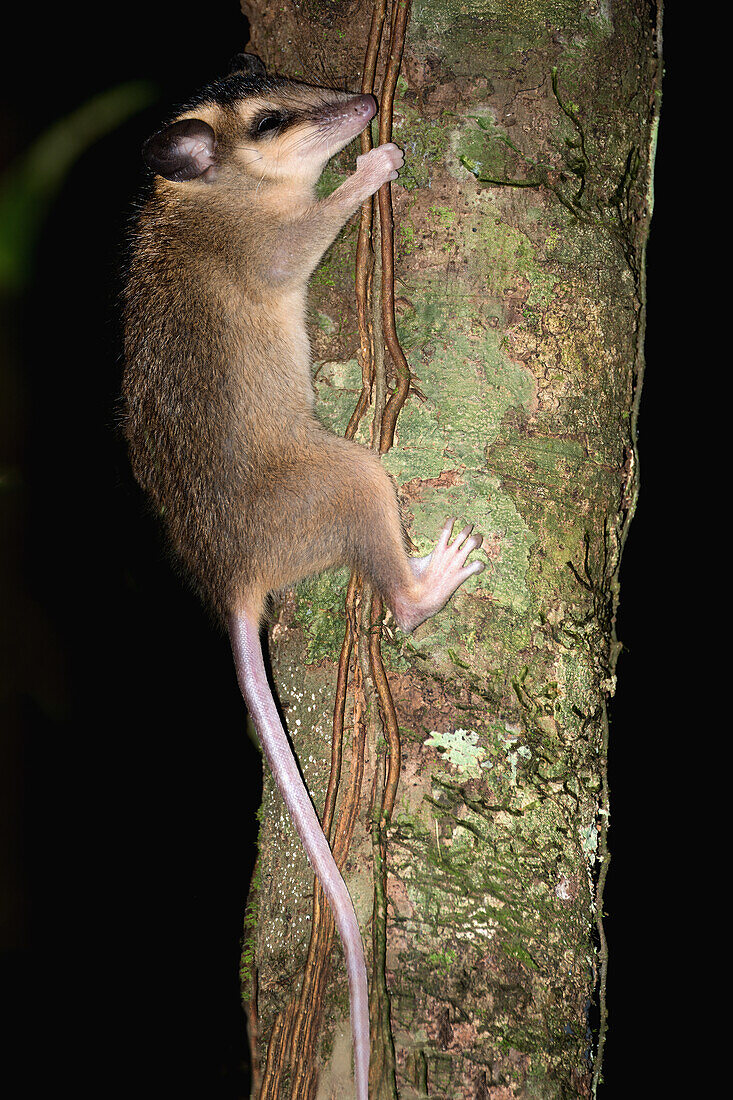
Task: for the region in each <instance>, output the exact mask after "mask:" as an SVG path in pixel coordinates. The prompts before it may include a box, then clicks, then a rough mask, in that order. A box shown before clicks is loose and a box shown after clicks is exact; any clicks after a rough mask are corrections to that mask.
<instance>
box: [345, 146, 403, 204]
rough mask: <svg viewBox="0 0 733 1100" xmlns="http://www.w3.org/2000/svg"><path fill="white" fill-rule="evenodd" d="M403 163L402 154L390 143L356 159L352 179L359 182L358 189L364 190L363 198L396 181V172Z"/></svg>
mask: <svg viewBox="0 0 733 1100" xmlns="http://www.w3.org/2000/svg"><path fill="white" fill-rule="evenodd" d="M404 163H405V155H404V153H403V152H402V150H401V149H398V148H397V146H396V145H395V144H394V143H393V142H391V141H389V142H387V144H386V145H378V146H377V148H376V149H370V150H369V152H368V153H363V154H362V156H360V157H357V158H356V176H355V177H354V179H355V181H358V182H359V185H360V188H364V198H365V199H366V198H368V197H369V195H373V194H374V192H375V191H378V190H379V188H380V187H381V186H382V184H383V183H387V182H388V181H389V180H396V179H397V175H398V170H399V169H400V168H401V167H402V165H403V164H404Z"/></svg>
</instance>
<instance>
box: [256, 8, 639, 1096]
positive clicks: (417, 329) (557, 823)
mask: <svg viewBox="0 0 733 1100" xmlns="http://www.w3.org/2000/svg"><path fill="white" fill-rule="evenodd" d="M244 6H245V11H246V14H247V16H248V18H249V20H250V25H251V41H250V46H249V48H250V49H253V50H255V51H256V52H258V53H259V54H260V56H262V58H263V59H264V60H265V61H266V63H267V64H268V66H269V67H270V68H272V69H273V70H275V71H280V72H282V73H285V74H287V75H290V76H296V77H301V78H303V79H307V80H309V81H311V82H313V83H319V82H329V83H337V84H338V85H339V86H344V87H348V88H352V89H354V90H358V89H359V87H360V84H361V68H362V63H363V59H364V54H365V51H366V45H367V38H368V35H369V26H370V20H371V16H372V3H371V0H353V2H340V0H302V2H300V3H298V2H296V0H282V3H280V4H278V5H276V6H272V5H270V4H269V3H267V2H265V0H247V3H246V4H245V5H244ZM387 18H388V20H389V9H388V12H387ZM658 22H659V5H658V4H657V3H655V2H654V0H620V2H619V3H617V4H613V5H610V4H607V3H604V2H582V0H522V2H517V0H493V2H491V0H490V2H486V0H461V2H460V3H458V2H456V0H414V3H413V8H412V14H411V19H410V22H409V27H408V32H407V43H406V47H405V55H404V60H403V65H402V73H401V76H400V79H399V82H398V86H397V95H396V100H395V111H394V140H395V141H396V142H397V143H398V144H400V145H401V146H402V147H403V148H404V150H405V154H406V166H405V168H404V170H403V172H402V173H401V178H400V181H399V183H398V184H397V185H395V186H393V203H394V219H395V249H396V264H395V274H396V294H397V317H398V331H399V335H400V340H401V343H402V347H403V348H404V351H405V353H406V356H407V359H408V362H409V364H410V368H411V372H412V374H413V380H414V384H413V391H412V393H411V395H410V397H409V399H408V401H407V403H406V405H405V407H404V408H403V409H402V411H401V413H400V415H399V419H398V422H397V431H396V436H395V442H394V445H393V446H392V448H391V449H390V450H389V452H388V453H387V454H386V455H385V456H384V462H385V464H386V466H387V467H388V469H389V470H390V471H391V473H392V474H393V475H394V477H395V479H396V481H397V483H398V485H399V487H400V495H401V501H402V504H403V508H404V515H405V519H406V522H407V526H408V530H409V534H410V536H411V538H412V540H413V542H414V544H415V547H416V551H417V552H419V553H425V552H427V551H428V549H429V548H430V546H431V545H432V543H433V542H434V540H435V539H436V537H437V534H438V532H439V529H440V527H441V524H442V522H443V520H444V519H445V517H446V516H447V515H455V516H457V517H458V518H459V519H465V520H467V521H470V522H473V523H474V524H476V526H477V529H478V530H480V531H481V532H482V533H483V535H484V539H485V541H484V549H485V558H486V560H487V563H488V567H487V569H486V570H485V571H484V573H483V574H482V575H480V576H479V577H477V578H473V579H472V580H471V581H469V582H468V583H467V584H466V585H465V586H464V588H463V589H461V591H460V592H459V593H458V595H457V596H456V597H455V598H454V600H453V601H452V602H451V603H450V605H449V606H448V607H447V608H446V609H445V610H444V611H443V612H442V613H441V614H440V615H438V616H437V617H436V618H435V619H434V620H432V621H429V622H428V623H426V624H424V625H423V626H422V627H420V628H419V629H418V630H417V631H416V633H415V634H414V636H412V637H410V638H406V637H404V636H401V635H400V634H399V633H398V632H397V631H396V630H395V629H394V624H393V623H392V622H390V620H389V617H388V618H387V622H386V624H385V629H384V638H383V643H382V656H383V661H384V665H385V667H386V669H387V675H388V681H389V685H390V687H391V694H392V697H393V698H394V702H395V707H396V716H397V722H398V723H399V733H400V741H401V754H402V755H401V766H400V775H399V786H398V788H397V791H396V797H395V798H394V806H393V809H392V810H391V813H390V812H385V813H381V814H380V807H383V806H384V804H385V795H384V788H385V785H387V787H388V786H389V781H390V780H389V776H390V771H389V768H390V760H391V761H392V765H393V767H394V763H395V760H396V755H395V753H396V750H395V748H394V745H393V744H392V745H391V748H390V738H389V715H388V714H386V713H385V710H386V704H385V697H384V694H383V691H382V690H380V685H379V683H377V682H376V681H377V679H378V665H377V664H375V663H374V660H372V659H371V658H370V652H369V647H370V642H371V644H372V645H374V644H375V643H374V638H375V637H376V635H374V633H373V632H372V633H370V602H369V597H368V593H367V592H366V591H362V592H361V596H358V594H357V599H356V602H355V603H353V604H352V606H353V608H354V609H355V610H354V612H353V614H352V620H353V622H352V625H353V629H354V631H355V633H354V637H353V645H352V646H351V650H350V653H349V652H346V651H345V650H344V649H343V648H342V643H343V638H344V629H345V618H344V612H343V608H344V603H345V596H346V589H347V584H348V580H349V578H348V576H347V575H346V574H334V575H328V576H324V577H321V578H318V579H316V580H314V581H311V582H308V583H306V584H303V585H302V586H300V588H298V590H297V591H295V592H292V593H288V594H286V595H285V596H284V597H283V598H282V599H281V601H280V602H279V605H278V607H277V613H276V618H275V625H274V627H273V631H272V645H271V652H272V658H273V669H274V678H275V682H276V684H277V686H278V690H279V693H280V699H281V702H282V706H283V709H284V713H285V716H286V719H287V723H288V727H289V730H290V732H291V734H292V737H293V741H294V744H295V746H296V748H297V751H298V754H299V757H300V761H301V765H302V769H303V773H304V775H305V778H306V780H307V782H308V785H309V787H310V790H311V792H312V795H313V798H314V801H315V804H316V806H317V808H318V810H319V812H321V810H322V807H323V804H324V798H325V795H326V788H327V785H328V778H329V765H330V761H331V743H332V726H333V710H334V701H335V695H336V684H337V666H338V663H339V660H340V659H341V662H342V666H343V665H344V662H345V663H346V664H347V665H348V664H349V662H350V666H351V677H350V679H349V681H348V687H347V689H346V696H345V700H346V709H345V721H344V745H343V754H344V755H343V760H344V764H343V768H342V776H341V783H340V787H339V794H338V799H337V802H336V818H335V821H336V824H335V826H334V836H332V842H333V843H334V845H335V846H336V845H338V844H339V843H341V845H342V849H343V850H342V856H343V859H344V867H345V877H346V879H347V882H348V885H349V888H350V890H351V892H352V896H353V897H354V900H355V904H356V909H357V913H358V915H359V919H360V923H361V926H362V929H363V932H364V939H365V943H366V945H367V952H368V955H369V959H370V965H371V966H372V968H373V969H372V974H371V976H370V981H371V983H372V1016H373V1044H372V1058H373V1063H374V1065H373V1081H372V1085H373V1096H374V1098H375V1100H377V1098H383V1097H393V1098H394V1097H400V1100H412V1098H417V1097H426V1096H429V1097H431V1098H438V1097H445V1098H447V1100H458V1098H472V1100H478V1098H488V1097H493V1098H497V1100H499V1098H501V1100H504V1098H509V1097H515V1096H517V1097H519V1096H522V1097H530V1096H531V1097H543V1098H544V1097H559V1096H563V1097H568V1096H588V1095H590V1094H591V1093H592V1091H593V1086H594V1081H595V1080H597V1078H598V1073H599V1068H600V1065H599V1057H598V1051H599V1045H600V1047H601V1048H602V1042H603V1032H604V1024H605V1018H604V1005H603V984H604V974H605V941H604V938H603V930H602V923H601V916H600V913H601V905H600V895H601V892H602V884H603V877H604V870H605V865H606V861H607V851H606V836H605V834H606V824H607V819H608V805H607V789H606V781H605V775H606V753H607V717H606V713H607V712H606V707H607V701H608V698H609V696H610V695H611V694H612V693H613V688H614V669H615V661H616V654H617V642H616V638H615V633H614V617H615V611H616V608H617V603H618V595H619V593H618V571H619V561H620V555H621V551H622V548H623V545H624V540H625V536H626V531H627V529H628V524H629V521H630V519H631V516H632V514H633V509H634V502H635V497H636V491H637V481H636V462H635V454H636V451H635V416H636V407H637V402H638V396H639V388H640V383H641V376H642V364H643V358H642V356H643V347H642V345H643V336H644V247H645V242H646V238H647V233H648V227H649V218H650V214H651V174H652V163H653V152H654V141H655V128H656V119H657V107H658V99H659V90H660V80H661V64H660V59H659V56H658ZM386 55H387V43H386V39H385V41H384V42H383V45H382V49H381V53H380V61H379V65H378V69H377V74H378V76H377V91H378V89H379V79H380V74H381V72H382V71H383V66H384V64H385V58H386ZM355 153H356V150H355V149H354V148H352V149H351V150H350V151H346V152H345V153H344V154H343V155H342V157H341V158H340V159H339V160H337V161H336V162H335V163H333V164H332V166H331V167H330V168H329V170H328V173H327V176H328V178H327V180H326V185H327V186H333V185H334V184H335V183H336V182H337V181H338V179H340V178H342V174H343V173H345V172H346V171H348V170H349V169H350V168H351V167H353V159H354V156H355ZM357 221H358V219H355V220H354V222H353V223H352V224H351V225H350V226H348V227H347V229H346V230H345V232H344V233H343V234H342V235H341V238H340V239H339V241H337V243H336V244H335V245H334V247H333V248H332V249H331V251H330V252H329V254H328V255H327V256H326V258H325V260H324V262H323V263H322V264H321V266H320V268H319V269H318V271H317V273H316V275H315V277H314V279H313V283H312V294H311V302H312V319H313V345H314V360H315V363H314V372H315V384H316V388H317V391H318V398H319V408H320V413H321V416H322V418H323V420H324V421H325V422H326V423H328V424H329V425H330V426H331V427H332V428H333V429H334V431H337V432H341V433H343V432H344V430H345V429H346V426H347V424H348V423H349V420H350V417H351V415H352V412H353V410H354V407H355V405H356V403H357V399H358V396H359V392H360V389H361V384H362V366H361V361H360V351H359V349H360V337H359V332H358V328H357V312H356V304H355V297H354V275H353V272H354V250H355V241H356V234H357V229H358V226H357ZM379 283H380V272H379V264H378V263H377V265H376V267H375V272H374V287H375V288H378V286H379ZM374 293H375V295H376V293H377V290H376V289H375V291H374ZM378 329H379V325H378V324H377V336H378V335H379V332H378ZM387 383H388V390H389V389H391V388H392V386H393V385H394V373H393V370H392V366H391V362H390V359H389V357H387ZM357 438H359V439H361V440H362V441H363V442H365V443H367V444H369V442H370V418H369V415H368V414H367V415H366V416H365V417H364V419H363V420H362V421H361V425H360V427H359V431H358V433H357ZM372 617H373V616H372ZM372 656H373V654H372ZM375 669H377V672H376V673H375ZM342 671H343V667H342ZM385 723H386V728H387V734H385V733H384V729H385ZM362 753H363V755H360V754H362ZM393 795H394V792H392V796H393ZM392 796H390V795H389V794H388V795H387V796H386V798H387V802H389V799H390V797H392ZM352 799H355V800H356V801H355V804H354V805H355V813H354V814H352V815H351V818H349V820H344V815H343V814H342V815H341V817H339V807H341V808H343V806H344V805H346V809H347V811H349V810H350V807H351V801H350V800H352ZM346 817H347V818H348V817H349V813H348V812H347V814H346ZM385 882H386V893H384V889H383V887H384V884H385ZM315 902H316V920H317V924H318V928H319V931H318V935H317V937H316V940H317V942H316V943H315V944H314V943H311V930H312V928H313V924H314V914H313V904H314V898H313V879H312V874H311V873H310V871H309V868H308V866H307V864H306V860H305V858H304V856H303V855H302V853H301V850H300V846H299V844H298V842H297V840H296V837H295V834H294V832H293V830H292V828H291V826H290V824H289V821H288V820H287V818H286V815H285V811H284V809H283V807H282V804H281V801H280V799H279V797H278V796H277V795H276V793H275V792H274V788H273V785H272V783H271V782H270V781H269V779H268V781H267V783H266V790H265V798H264V805H263V809H262V829H261V836H260V858H259V868H258V875H257V883H256V884H255V888H254V889H253V893H252V899H251V906H250V910H249V918H248V925H247V933H246V939H245V952H244V965H243V991H244V996H245V999H246V1000H247V1002H248V1004H249V1005H250V1015H251V1018H252V1020H253V1022H256V1028H255V1029H254V1031H256V1036H257V1044H256V1046H257V1050H256V1059H257V1064H258V1072H257V1090H258V1091H257V1092H256V1093H255V1094H256V1095H261V1096H262V1097H265V1096H267V1097H282V1098H285V1097H290V1096H292V1097H299V1098H300V1097H302V1098H306V1097H308V1098H311V1100H312V1098H315V1097H318V1098H324V1100H325V1098H326V1097H331V1096H337V1095H338V1096H343V1097H348V1096H351V1095H353V1092H352V1084H351V1064H350V1059H351V1050H350V1034H349V1027H348V999H347V992H346V983H345V977H344V972H343V962H342V955H341V950H340V946H339V945H338V943H337V942H334V943H333V950H332V951H330V950H329V945H330V944H331V942H332V940H333V937H332V929H331V928H329V926H328V919H327V915H326V916H325V918H323V917H322V916H319V898H318V897H316V899H315ZM309 943H310V953H309ZM329 958H330V968H329V965H328V964H327V963H326V964H325V965H324V960H328V959H329ZM304 972H307V973H308V974H309V975H310V976H309V978H308V981H307V982H306V985H307V984H308V982H310V986H309V990H310V991H309V992H308V994H307V996H304V995H302V994H301V988H302V987H301V983H302V982H303V975H304ZM316 972H317V973H316ZM255 988H256V998H255V997H254V995H253V990H254V989H255ZM299 997H300V1001H299ZM305 1016H309V1017H310V1018H312V1020H314V1021H315V1023H314V1024H313V1026H312V1027H311V1029H310V1030H308V1026H307V1025H306V1023H305V1022H304V1017H305ZM288 1044H290V1046H289V1047H288Z"/></svg>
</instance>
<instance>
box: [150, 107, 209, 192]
mask: <svg viewBox="0 0 733 1100" xmlns="http://www.w3.org/2000/svg"><path fill="white" fill-rule="evenodd" d="M215 148H216V135H215V134H214V131H213V130H212V128H211V127H210V126H209V124H208V122H203V121H202V120H201V119H200V118H184V119H181V121H180V122H172V123H171V124H170V126H166V127H165V128H164V129H162V130H158V132H157V133H155V134H153V135H152V137H149V138H148V140H147V141H146V142H145V144H144V145H143V159H144V161H145V163H146V164H147V166H148V168H152V169H153V171H154V172H157V174H158V175H159V176H163V177H164V178H165V179H167V180H173V182H174V183H183V182H184V181H185V180H195V179H197V178H198V176H202V175H203V174H204V172H205V171H206V169H207V168H210V167H211V165H212V164H213V163H214V150H215Z"/></svg>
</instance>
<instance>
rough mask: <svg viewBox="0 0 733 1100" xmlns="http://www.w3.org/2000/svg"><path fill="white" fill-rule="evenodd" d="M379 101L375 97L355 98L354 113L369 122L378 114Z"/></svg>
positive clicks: (363, 96)
mask: <svg viewBox="0 0 733 1100" xmlns="http://www.w3.org/2000/svg"><path fill="white" fill-rule="evenodd" d="M377 109H378V108H377V101H376V99H375V98H374V96H373V95H360V96H354V112H355V113H356V114H358V115H361V117H362V118H363V119H364V121H365V122H368V121H369V119H371V118H374V116H375V115H376V113H377Z"/></svg>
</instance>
